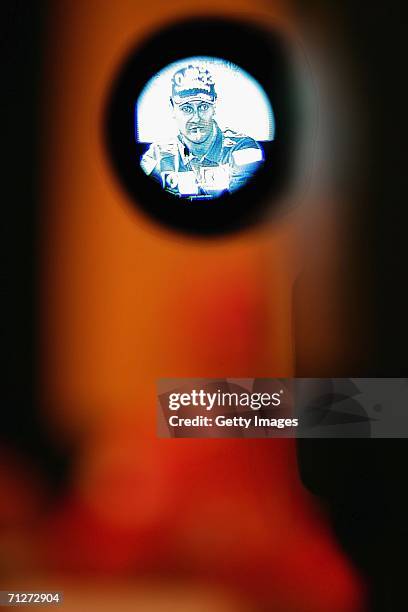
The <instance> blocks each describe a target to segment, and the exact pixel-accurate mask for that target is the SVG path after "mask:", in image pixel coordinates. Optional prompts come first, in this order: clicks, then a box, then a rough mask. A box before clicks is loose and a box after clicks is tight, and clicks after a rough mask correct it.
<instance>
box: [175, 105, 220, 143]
mask: <svg viewBox="0 0 408 612" xmlns="http://www.w3.org/2000/svg"><path fill="white" fill-rule="evenodd" d="M214 114H215V108H214V104H211V103H209V102H203V101H202V100H190V101H189V102H184V103H182V104H174V118H175V120H176V123H177V126H178V129H179V131H180V132H181V134H182V135H183V136H184V138H186V139H187V140H189V141H190V142H192V143H194V144H201V143H203V142H205V141H206V140H207V139H208V138H209V137H210V136H211V134H212V129H213V123H214Z"/></svg>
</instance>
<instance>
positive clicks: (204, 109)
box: [200, 104, 209, 112]
mask: <svg viewBox="0 0 408 612" xmlns="http://www.w3.org/2000/svg"><path fill="white" fill-rule="evenodd" d="M208 108H209V106H208V104H200V110H201V111H203V112H205V111H208Z"/></svg>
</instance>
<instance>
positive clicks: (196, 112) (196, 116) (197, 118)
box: [192, 107, 201, 121]
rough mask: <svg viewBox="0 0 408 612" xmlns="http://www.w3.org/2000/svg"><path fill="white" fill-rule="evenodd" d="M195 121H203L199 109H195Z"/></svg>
mask: <svg viewBox="0 0 408 612" xmlns="http://www.w3.org/2000/svg"><path fill="white" fill-rule="evenodd" d="M192 118H193V121H200V119H201V115H200V113H199V110H198V107H197V108H195V109H194V113H193V117H192Z"/></svg>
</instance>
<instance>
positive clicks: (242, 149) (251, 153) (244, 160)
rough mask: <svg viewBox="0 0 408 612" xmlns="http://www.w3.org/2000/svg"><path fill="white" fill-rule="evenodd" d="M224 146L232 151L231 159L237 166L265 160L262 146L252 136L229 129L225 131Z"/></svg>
mask: <svg viewBox="0 0 408 612" xmlns="http://www.w3.org/2000/svg"><path fill="white" fill-rule="evenodd" d="M222 135H223V146H224V147H225V148H227V149H230V152H231V158H232V159H233V160H234V162H235V163H236V164H237V165H246V164H249V163H256V162H260V161H262V160H263V153H262V148H261V146H260V144H259V143H258V142H257V141H256V140H255V139H254V138H252V137H251V136H247V135H246V134H241V133H239V132H235V131H234V130H231V129H229V128H227V129H226V130H223V132H222Z"/></svg>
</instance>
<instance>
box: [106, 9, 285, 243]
mask: <svg viewBox="0 0 408 612" xmlns="http://www.w3.org/2000/svg"><path fill="white" fill-rule="evenodd" d="M186 51H188V53H186ZM290 83H291V77H290V69H289V64H288V60H287V54H286V52H285V49H284V45H283V44H282V41H281V39H280V37H278V36H277V34H276V33H272V32H270V31H268V30H265V29H263V28H260V27H259V26H254V25H252V24H251V25H250V24H247V23H244V22H237V21H224V20H220V19H206V20H202V19H201V20H199V19H195V20H192V21H188V22H184V23H181V24H178V25H174V26H171V27H169V28H167V29H166V30H163V31H162V32H159V33H158V34H156V36H154V37H153V38H151V39H150V40H148V41H146V42H145V43H144V44H143V45H140V46H139V47H137V48H136V49H135V50H134V51H133V52H132V53H131V54H130V56H129V57H128V58H127V60H126V61H125V63H124V65H123V66H122V68H121V70H120V71H119V74H118V77H117V79H116V82H115V83H114V85H113V88H112V91H111V96H110V100H109V104H108V112H107V119H106V135H107V144H108V149H109V153H110V158H111V160H112V162H113V165H114V167H115V170H116V173H117V175H118V177H119V179H120V180H121V182H122V185H123V186H124V187H125V189H126V190H127V192H128V194H129V195H130V196H131V198H132V202H133V203H134V205H135V206H136V207H138V208H139V209H141V210H143V211H144V213H146V214H147V215H148V216H149V217H151V218H152V219H154V220H155V221H156V222H159V223H160V224H164V225H165V226H167V227H170V228H172V229H176V230H181V231H184V232H188V233H192V234H203V235H216V234H220V233H226V232H230V231H235V230H238V229H242V228H245V227H248V226H251V225H253V224H255V223H257V222H259V221H261V220H262V219H263V218H264V217H265V215H266V214H267V213H268V212H270V211H271V209H273V208H275V207H276V206H277V205H278V201H279V197H280V195H281V192H282V190H283V188H284V187H285V186H286V185H287V183H288V180H289V176H290V170H291V165H292V164H291V162H292V155H291V148H292V144H293V132H294V114H293V106H294V105H293V93H292V88H291V85H290Z"/></svg>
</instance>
